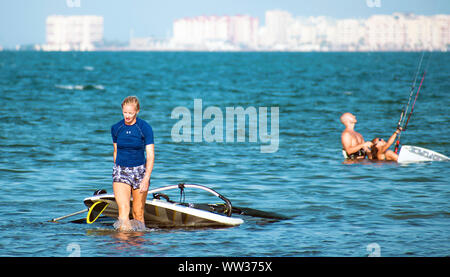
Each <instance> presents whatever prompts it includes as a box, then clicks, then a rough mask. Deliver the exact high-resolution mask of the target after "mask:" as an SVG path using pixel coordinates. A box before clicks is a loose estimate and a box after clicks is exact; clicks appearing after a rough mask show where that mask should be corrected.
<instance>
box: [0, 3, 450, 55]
mask: <svg viewBox="0 0 450 277" xmlns="http://www.w3.org/2000/svg"><path fill="white" fill-rule="evenodd" d="M78 3H79V5H77V4H78ZM273 9H279V10H285V11H288V12H290V13H291V14H292V15H293V16H294V17H295V16H321V15H323V16H329V17H333V18H368V17H369V16H371V15H374V14H392V13H394V12H402V13H414V14H421V15H434V14H450V1H449V0H314V1H312V0H158V1H156V0H0V46H3V47H4V48H11V47H15V46H16V45H19V44H21V45H24V44H44V43H45V19H46V17H47V16H49V15H57V14H58V15H101V16H103V17H104V39H106V40H108V41H121V42H126V41H128V40H129V37H130V31H131V30H133V35H134V36H135V37H149V36H153V37H157V38H168V37H170V36H171V32H172V23H173V21H174V20H175V19H178V18H183V17H193V16H199V15H238V14H241V15H243V14H245V15H250V16H254V17H257V18H259V22H260V25H264V14H265V12H266V11H267V10H273Z"/></svg>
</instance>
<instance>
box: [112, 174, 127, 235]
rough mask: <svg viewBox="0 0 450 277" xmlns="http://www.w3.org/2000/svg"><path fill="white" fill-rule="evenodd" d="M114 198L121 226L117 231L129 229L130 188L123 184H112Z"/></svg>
mask: <svg viewBox="0 0 450 277" xmlns="http://www.w3.org/2000/svg"><path fill="white" fill-rule="evenodd" d="M113 189H114V197H115V198H116V202H117V206H118V208H119V218H118V219H119V220H120V222H121V226H120V228H119V229H122V230H126V229H130V228H131V225H130V197H131V187H130V185H128V184H125V183H118V182H114V183H113Z"/></svg>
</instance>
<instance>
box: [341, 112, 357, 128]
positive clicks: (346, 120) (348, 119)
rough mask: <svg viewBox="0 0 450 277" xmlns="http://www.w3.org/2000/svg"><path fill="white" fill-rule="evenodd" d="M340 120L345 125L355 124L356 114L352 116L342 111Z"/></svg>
mask: <svg viewBox="0 0 450 277" xmlns="http://www.w3.org/2000/svg"><path fill="white" fill-rule="evenodd" d="M341 122H342V124H344V125H345V126H346V127H347V126H349V125H352V124H353V125H355V124H356V122H358V121H357V120H356V116H354V115H353V114H351V113H344V114H342V115H341Z"/></svg>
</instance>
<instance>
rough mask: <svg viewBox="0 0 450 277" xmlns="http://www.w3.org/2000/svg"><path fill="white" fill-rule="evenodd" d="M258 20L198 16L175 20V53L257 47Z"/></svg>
mask: <svg viewBox="0 0 450 277" xmlns="http://www.w3.org/2000/svg"><path fill="white" fill-rule="evenodd" d="M257 33H258V19H257V18H254V17H251V16H248V15H237V16H197V17H187V18H182V19H178V20H175V22H174V23H173V37H172V40H171V45H172V47H174V48H175V49H189V50H238V49H242V48H244V49H245V48H254V47H256V45H257Z"/></svg>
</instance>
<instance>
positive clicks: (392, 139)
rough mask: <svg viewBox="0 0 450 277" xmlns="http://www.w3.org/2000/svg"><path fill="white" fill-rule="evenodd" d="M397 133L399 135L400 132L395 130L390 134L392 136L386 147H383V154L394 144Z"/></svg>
mask: <svg viewBox="0 0 450 277" xmlns="http://www.w3.org/2000/svg"><path fill="white" fill-rule="evenodd" d="M398 133H400V130H399V129H397V130H395V133H393V134H392V136H391V137H390V138H389V140H388V141H387V143H386V145H385V146H384V147H383V151H382V152H383V153H384V152H386V151H387V150H388V149H389V147H391V145H392V144H393V143H394V141H395V138H396V137H397V135H398Z"/></svg>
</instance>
